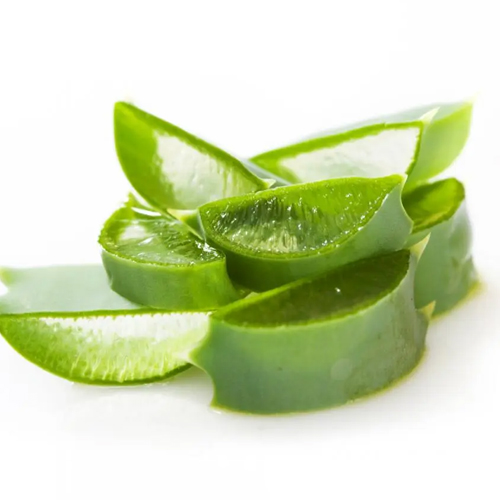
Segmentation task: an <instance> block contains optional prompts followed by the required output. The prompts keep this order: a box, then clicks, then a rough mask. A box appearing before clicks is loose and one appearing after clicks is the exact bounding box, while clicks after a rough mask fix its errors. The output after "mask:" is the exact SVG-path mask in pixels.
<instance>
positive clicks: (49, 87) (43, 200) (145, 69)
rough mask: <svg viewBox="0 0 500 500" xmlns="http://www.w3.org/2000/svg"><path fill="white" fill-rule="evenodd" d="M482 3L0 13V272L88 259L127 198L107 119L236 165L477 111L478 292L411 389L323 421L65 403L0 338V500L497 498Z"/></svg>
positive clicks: (134, 398) (189, 382)
mask: <svg viewBox="0 0 500 500" xmlns="http://www.w3.org/2000/svg"><path fill="white" fill-rule="evenodd" d="M496 3H497V2H495V1H493V0H485V1H481V0H476V1H460V0H454V1H439V0H433V1H430V2H428V1H424V0H420V1H418V2H407V1H404V0H396V1H392V2H391V1H381V0H378V1H376V0H366V1H353V0H342V1H334V0H331V1H329V2H315V1H311V0H309V1H307V2H293V1H292V0H289V1H286V2H272V1H270V0H267V1H266V2H259V1H256V0H253V1H251V2H243V1H239V2H238V1H235V0H233V1H231V2H218V1H208V0H207V1H200V2H191V1H181V0H177V1H169V0H163V1H159V2H148V1H144V0H143V1H140V2H126V1H121V2H117V3H116V4H114V3H112V2H106V1H104V0H101V1H100V2H91V1H86V2H75V1H73V2H70V1H65V2H60V3H56V2H51V1H47V0H44V1H32V2H22V1H15V2H14V1H8V0H0V263H1V264H2V265H10V266H12V265H19V266H21V265H41V264H52V263H73V262H74V263H81V262H94V261H98V259H99V253H98V248H97V245H96V243H95V241H96V237H97V234H98V232H99V228H100V225H101V223H102V222H103V220H105V219H106V217H107V215H108V214H109V213H110V212H111V211H112V210H113V209H114V208H115V207H116V206H117V204H118V203H119V202H120V200H122V199H123V198H124V196H125V195H126V193H127V183H126V181H125V180H124V178H123V176H122V175H121V172H120V168H119V165H118V162H117V160H116V158H115V154H114V146H113V132H112V106H113V103H114V101H115V100H120V99H128V100H132V101H133V102H134V103H136V104H137V105H139V106H142V107H144V108H145V109H147V110H148V111H151V112H153V113H155V114H158V115H159V116H161V117H163V118H165V119H167V120H169V121H171V122H174V123H176V124H178V125H180V126H182V127H184V128H186V129H187V130H189V131H191V132H194V133H197V134H199V135H201V136H203V137H204V138H206V139H208V140H211V141H213V142H215V143H217V144H218V145H220V146H222V147H223V148H226V149H228V150H230V151H232V152H234V153H236V154H238V155H241V156H246V155H252V154H255V153H258V152H260V151H262V150H265V149H267V148H270V147H273V146H279V145H281V144H283V143H286V142H288V141H290V140H293V139H295V138H297V137H300V136H302V135H306V134H309V133H311V132H314V131H316V130H318V129H323V128H330V127H332V126H335V125H339V124H342V123H344V122H349V121H352V120H357V119H361V118H364V117H369V116H371V115H376V114H379V113H385V112H390V111H396V110H399V109H404V108H406V107H411V106H414V105H418V104H424V103H428V102H433V101H440V100H453V99H457V98H463V97H469V96H471V95H474V94H476V93H477V106H476V113H475V116H474V125H473V130H472V134H471V139H470V142H469V144H468V146H467V149H466V151H464V153H463V155H462V157H461V158H460V160H459V161H458V162H457V163H456V165H455V166H454V167H453V171H452V172H453V174H454V175H457V176H458V177H460V178H461V179H462V180H464V181H465V182H466V185H467V189H468V203H469V208H470V212H471V216H472V219H473V223H474V228H475V236H476V240H475V255H476V261H477V266H478V268H479V270H480V273H481V276H482V279H483V287H482V290H481V292H480V293H479V294H477V295H476V296H475V297H473V298H472V299H470V300H469V301H468V302H466V303H465V304H464V305H463V306H462V307H460V308H459V309H457V310H456V311H454V312H453V314H451V315H449V316H447V317H444V318H442V319H440V320H438V321H437V322H435V323H434V324H433V325H432V327H431V329H430V331H429V335H428V351H427V354H426V356H425V359H424V361H423V362H422V364H421V365H420V367H419V368H418V370H417V371H416V372H415V373H413V374H412V376H411V377H410V378H408V379H407V380H405V381H404V382H402V383H400V384H399V385H397V386H396V387H394V388H393V389H391V390H389V391H387V392H385V393H383V394H381V395H378V396H376V397H372V398H369V399H366V400H364V401H361V402H357V403H355V404H351V405H347V406H345V407H342V408H338V409H334V410H330V411H323V412H319V413H314V414H309V415H300V416H287V417H279V418H278V417H267V418H266V417H251V416H240V415H233V414H224V413H222V414H220V413H216V412H214V411H213V410H211V409H210V408H209V407H208V403H209V401H210V397H211V387H210V383H209V381H208V379H207V378H206V377H205V376H204V375H203V374H202V373H201V372H197V371H195V370H194V369H193V370H190V371H188V372H186V373H185V374H183V375H181V376H179V377H178V378H176V379H175V380H172V381H171V382H169V383H166V384H162V385H156V386H148V387H138V388H123V389H121V388H120V389H110V388H108V389H106V388H95V387H84V386H78V385H73V384H70V383H68V382H66V381H64V380H61V379H58V378H56V377H54V376H52V375H49V374H47V373H45V372H43V371H41V370H39V369H38V368H36V367H35V366H32V365H30V364H29V363H28V362H26V361H25V360H23V359H22V358H21V357H20V356H19V355H17V354H16V353H15V352H14V351H13V350H12V349H10V348H9V346H8V345H7V344H6V343H5V342H4V341H3V339H1V338H0V498H1V499H2V500H4V499H5V500H18V499H24V498H30V499H46V498H47V499H49V498H50V499H51V500H54V499H56V500H58V499H75V500H79V499H89V498H92V499H115V498H116V499H129V498H131V499H132V498H142V499H143V498H162V499H163V498H176V497H178V498H188V499H189V498H197V497H198V496H201V495H203V497H204V498H212V497H213V498H238V499H240V498H243V499H246V498H252V499H254V498H260V499H268V498H269V499H270V498H273V499H282V498H283V499H290V498H319V499H323V498H337V497H338V498H348V499H349V498H354V499H357V498H385V499H387V498H398V499H400V498H405V499H413V498H419V499H421V498H430V499H434V498H440V499H441V498H454V499H455V498H477V499H481V500H483V499H490V498H491V499H497V498H499V494H500V486H499V483H498V464H499V451H498V450H499V445H500V434H499V432H500V431H499V428H500V336H499V333H500V331H499V329H500V310H499V309H500V307H499V300H500V259H499V257H498V240H499V238H498V215H499V197H498V192H499V190H498V180H499V175H498V169H499V168H500V152H499V146H500V127H499V125H498V123H499V115H500V99H499V92H500V78H499V74H498V67H499V61H500V56H499V52H500V36H499V29H498V19H499V16H498V14H497V13H496V12H495V4H496Z"/></svg>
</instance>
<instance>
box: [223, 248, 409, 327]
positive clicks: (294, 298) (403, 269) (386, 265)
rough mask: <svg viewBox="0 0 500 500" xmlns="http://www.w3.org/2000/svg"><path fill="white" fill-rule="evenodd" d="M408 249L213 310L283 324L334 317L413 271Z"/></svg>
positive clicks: (244, 320) (229, 317) (236, 320)
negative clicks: (409, 269)
mask: <svg viewBox="0 0 500 500" xmlns="http://www.w3.org/2000/svg"><path fill="white" fill-rule="evenodd" d="M409 259H410V253H409V252H408V251H407V250H401V251H399V252H395V253H391V254H387V255H383V256H380V257H374V258H370V259H365V260H362V261H359V262H355V263H352V264H348V265H346V266H343V267H341V268H339V269H336V270H334V271H331V272H329V273H326V274H322V275H321V276H319V277H317V278H315V279H311V280H307V281H305V282H304V281H302V282H298V283H296V284H292V285H289V286H286V287H283V288H281V289H279V290H277V291H270V292H267V293H264V294H262V295H260V296H259V297H257V298H255V299H248V300H247V301H241V302H239V303H237V305H236V304H235V305H234V306H228V307H226V308H225V309H222V310H220V311H219V312H216V313H215V314H214V317H216V318H219V319H221V320H223V321H225V322H228V323H233V324H238V325H243V326H244V325H249V326H257V327H259V326H261V327H267V326H270V327H279V326H280V325H290V324H300V323H309V322H313V321H314V322H316V321H322V320H325V319H333V318H338V317H342V316H346V315H348V314H352V313H354V312H356V311H359V310H362V309H365V308H366V307H369V306H370V305H371V304H374V303H375V302H377V301H379V300H380V299H381V298H382V297H384V296H386V295H387V294H388V293H390V292H391V291H392V290H394V289H395V288H396V287H397V286H398V285H399V283H400V282H401V280H402V279H403V278H404V276H405V275H406V273H407V272H408V266H409V262H410V260H409Z"/></svg>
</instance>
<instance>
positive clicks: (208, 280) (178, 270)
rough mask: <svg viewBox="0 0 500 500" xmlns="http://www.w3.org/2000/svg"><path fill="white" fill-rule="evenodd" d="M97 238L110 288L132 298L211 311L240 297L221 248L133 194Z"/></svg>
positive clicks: (150, 303)
mask: <svg viewBox="0 0 500 500" xmlns="http://www.w3.org/2000/svg"><path fill="white" fill-rule="evenodd" d="M99 242H100V244H101V246H102V249H103V251H102V261H103V263H104V267H105V268H106V271H107V273H108V276H109V279H110V284H111V288H112V289H113V290H114V291H116V292H118V293H119V294H120V295H123V296H124V297H126V298H127V299H129V300H132V301H134V302H138V303H140V304H145V305H148V306H151V307H157V308H161V309H163V310H201V309H206V310H208V309H215V308H216V307H219V306H221V305H224V304H227V303H229V302H232V301H234V300H237V299H238V298H240V296H239V295H238V293H237V292H236V290H235V288H234V286H233V284H232V283H231V280H230V279H229V277H228V275H227V271H226V260H225V256H224V254H223V253H221V252H220V251H218V250H216V249H214V248H212V247H211V246H209V245H208V244H207V243H205V242H204V241H202V240H201V239H199V238H198V237H197V236H196V235H194V234H193V233H192V232H191V231H190V229H189V227H188V226H186V225H185V224H183V223H181V222H179V221H178V220H176V219H174V218H173V217H171V216H164V215H161V214H158V213H156V212H153V211H151V210H150V209H147V208H145V207H143V206H142V205H140V204H139V203H138V202H137V201H136V200H135V199H134V198H132V197H131V198H130V200H129V201H128V202H127V203H126V204H125V205H124V206H123V207H122V208H120V209H119V210H117V211H116V212H115V213H114V214H113V215H111V217H110V218H109V219H108V220H107V222H106V223H105V225H104V228H103V230H102V232H101V235H100V237H99Z"/></svg>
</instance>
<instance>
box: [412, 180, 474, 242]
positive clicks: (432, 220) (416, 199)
mask: <svg viewBox="0 0 500 500" xmlns="http://www.w3.org/2000/svg"><path fill="white" fill-rule="evenodd" d="M464 199H465V192H464V187H463V185H462V184H461V183H460V182H459V181H457V180H456V179H444V180H442V181H438V182H435V183H432V184H426V185H424V186H421V187H419V188H417V189H415V190H414V191H410V193H408V194H406V195H405V196H403V205H404V208H405V210H406V212H407V213H408V215H409V216H410V218H411V219H412V220H413V233H418V232H419V231H422V230H424V229H428V228H430V227H432V226H434V225H436V224H438V223H440V222H443V221H445V220H448V219H449V218H450V217H452V216H453V214H454V213H455V212H456V211H457V209H458V207H459V206H460V205H461V203H462V202H463V200H464Z"/></svg>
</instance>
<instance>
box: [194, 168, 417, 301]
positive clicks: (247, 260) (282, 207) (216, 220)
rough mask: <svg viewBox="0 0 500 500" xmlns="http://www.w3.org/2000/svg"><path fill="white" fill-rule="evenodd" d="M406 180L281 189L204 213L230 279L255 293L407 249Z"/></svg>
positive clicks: (204, 208)
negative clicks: (376, 255) (403, 194)
mask: <svg viewBox="0 0 500 500" xmlns="http://www.w3.org/2000/svg"><path fill="white" fill-rule="evenodd" d="M402 184H403V178H402V177H401V176H397V175H395V176H389V177H385V178H381V179H366V178H351V179H333V180H329V181H322V182H316V183H310V184H301V185H295V186H288V187H280V188H276V189H273V190H269V191H263V192H260V193H256V194H251V195H246V196H241V197H235V198H229V199H226V200H220V201H216V202H212V203H209V204H207V205H204V206H202V207H200V211H199V216H200V221H201V225H202V227H203V229H204V232H205V235H206V238H207V240H208V242H209V243H210V244H213V245H214V246H215V247H217V248H220V249H222V250H223V251H224V252H225V254H226V257H227V264H228V270H229V275H230V276H231V277H232V278H233V279H234V280H235V281H236V282H238V283H239V284H241V285H243V286H245V287H247V288H249V289H251V290H256V291H262V290H268V289H271V288H275V287H277V286H280V285H283V284H285V283H288V282H291V281H294V280H297V279H299V278H303V277H307V276H311V275H313V274H316V273H320V272H324V271H328V270H330V269H332V268H334V267H337V266H340V265H342V264H345V263H347V262H351V261H355V260H358V259H361V258H364V257H367V256H370V255H372V254H376V253H383V252H389V251H393V250H397V249H399V248H402V247H403V246H404V243H405V241H406V239H407V238H408V236H409V234H410V232H411V227H412V223H411V220H410V219H409V217H408V216H407V214H406V212H405V211H404V209H403V206H402V204H401V188H402Z"/></svg>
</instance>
